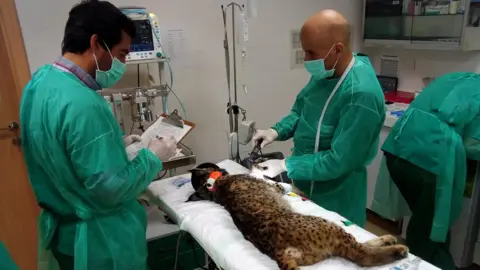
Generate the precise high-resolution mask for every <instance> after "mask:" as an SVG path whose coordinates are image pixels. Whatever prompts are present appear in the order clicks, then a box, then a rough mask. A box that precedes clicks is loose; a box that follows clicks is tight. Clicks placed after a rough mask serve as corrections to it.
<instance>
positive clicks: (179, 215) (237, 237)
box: [148, 160, 438, 270]
mask: <svg viewBox="0 0 480 270" xmlns="http://www.w3.org/2000/svg"><path fill="white" fill-rule="evenodd" d="M218 166H220V167H221V168H224V169H225V170H227V171H228V172H229V173H230V174H241V173H249V171H248V170H247V169H246V168H245V167H242V166H241V165H239V164H238V163H235V162H234V161H231V160H225V161H222V162H220V163H218ZM189 178H190V174H185V175H180V176H176V177H171V178H166V179H164V180H160V181H156V182H153V183H152V184H151V185H150V186H149V188H148V193H149V197H151V196H153V197H154V198H155V199H154V201H153V202H154V203H155V204H157V205H158V206H159V207H160V208H161V209H162V210H163V211H165V212H166V213H167V214H168V215H169V216H170V217H171V218H172V219H173V220H174V221H175V222H176V223H177V224H178V226H180V228H181V229H182V230H184V231H187V232H188V233H189V234H191V235H192V236H193V237H194V238H195V239H196V240H197V242H198V243H199V244H200V245H201V246H202V247H203V249H204V250H205V252H207V253H208V255H209V256H210V258H211V259H212V260H213V261H214V262H215V264H216V265H217V266H218V267H220V268H222V269H225V270H230V269H245V270H247V269H255V270H263V269H265V270H271V269H278V266H277V264H276V262H275V261H273V260H272V259H270V258H269V257H267V256H266V255H264V254H263V253H261V252H260V251H259V250H258V249H256V248H255V247H254V246H253V244H252V243H250V242H249V241H247V240H245V238H244V237H243V235H242V234H241V233H240V231H239V230H238V229H237V228H236V227H235V225H234V224H233V221H232V218H231V216H230V214H229V213H228V212H227V211H226V210H225V209H224V208H223V207H222V206H220V205H218V204H216V203H213V202H208V201H201V202H188V203H186V202H185V201H186V200H187V198H188V197H189V196H190V195H191V194H192V193H193V187H192V185H191V184H190V182H187V183H186V181H187V180H188V179H189ZM259 181H261V180H259ZM182 183H183V185H182ZM285 198H286V199H287V200H288V201H289V203H290V205H291V206H292V208H293V209H294V210H295V211H296V212H298V213H302V214H306V215H312V216H319V217H322V218H324V219H327V220H329V221H332V222H334V223H336V224H338V225H340V226H341V227H342V228H343V229H344V230H346V231H347V232H348V233H350V234H352V235H353V236H354V237H355V238H356V239H357V241H359V242H365V241H368V240H370V239H372V238H375V235H373V234H371V233H369V232H367V231H366V230H364V229H363V228H360V227H358V226H356V225H350V226H345V225H344V224H343V223H342V221H345V218H343V217H342V216H340V215H339V214H337V213H334V212H330V211H327V210H325V209H323V208H322V207H320V206H318V205H316V204H314V203H313V202H311V201H302V200H301V198H299V197H289V196H285ZM301 269H343V270H348V269H363V268H362V267H359V266H357V265H355V264H353V263H351V262H349V261H347V260H344V259H342V258H338V257H333V258H331V259H328V260H325V261H323V262H320V263H318V264H315V265H313V266H307V267H301ZM371 269H385V270H387V269H392V270H400V269H410V270H414V269H422V270H423V269H425V270H430V269H432V270H433V269H438V268H436V267H434V266H432V265H431V264H429V263H427V262H425V261H423V260H419V259H418V258H417V257H416V256H414V255H411V254H410V255H409V256H408V258H406V259H404V260H401V261H397V262H396V263H394V264H391V265H386V266H382V267H375V268H371Z"/></svg>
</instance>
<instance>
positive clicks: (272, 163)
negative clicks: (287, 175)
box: [257, 159, 287, 178]
mask: <svg viewBox="0 0 480 270" xmlns="http://www.w3.org/2000/svg"><path fill="white" fill-rule="evenodd" d="M257 166H258V167H260V168H262V173H263V175H265V176H267V177H270V178H274V177H276V176H278V175H279V174H281V173H283V172H285V171H287V167H286V166H285V160H284V159H270V160H267V161H265V162H262V163H260V164H258V165H257Z"/></svg>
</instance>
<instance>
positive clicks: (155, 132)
mask: <svg viewBox="0 0 480 270" xmlns="http://www.w3.org/2000/svg"><path fill="white" fill-rule="evenodd" d="M163 119H166V116H165V115H164V114H162V115H161V116H160V117H159V118H158V119H157V120H155V122H153V124H152V125H150V126H149V127H148V128H147V130H145V132H144V133H143V134H142V135H141V136H140V137H141V138H142V141H141V142H136V143H132V144H131V145H129V146H128V147H127V148H126V150H127V155H128V159H129V160H132V159H134V158H135V157H136V156H137V153H138V151H140V150H142V149H143V148H147V147H148V144H149V143H150V141H151V140H152V139H154V138H157V137H173V138H174V139H175V140H176V141H177V144H178V143H180V142H181V141H182V140H183V139H184V138H185V137H186V136H187V135H188V134H189V133H190V132H191V131H192V130H193V129H194V128H195V123H192V122H189V121H186V120H182V122H183V127H179V126H176V125H172V124H170V123H168V122H167V121H164V120H163ZM177 150H178V149H177ZM178 155H180V151H178V153H177V156H178ZM177 156H175V157H177ZM175 157H174V158H175Z"/></svg>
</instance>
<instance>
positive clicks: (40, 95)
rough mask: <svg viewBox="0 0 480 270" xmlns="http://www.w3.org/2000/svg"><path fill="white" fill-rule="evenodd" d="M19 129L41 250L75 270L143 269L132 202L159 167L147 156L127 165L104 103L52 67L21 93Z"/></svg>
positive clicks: (140, 229)
mask: <svg viewBox="0 0 480 270" xmlns="http://www.w3.org/2000/svg"><path fill="white" fill-rule="evenodd" d="M20 121H21V129H22V147H23V152H24V157H25V161H26V165H27V170H28V174H29V178H30V182H31V184H32V186H33V190H34V192H35V195H36V197H37V201H38V203H39V205H40V206H41V207H42V209H43V211H42V213H41V215H40V217H39V229H40V231H39V235H40V236H41V239H39V240H40V241H41V242H42V243H43V244H44V245H45V248H47V249H50V248H52V246H53V247H55V248H56V249H57V250H58V251H59V252H61V253H64V254H67V255H73V256H74V260H75V269H76V270H86V269H106V270H107V269H115V270H119V269H125V270H127V269H146V258H147V247H146V225H147V219H146V213H145V211H144V209H143V207H142V206H141V205H140V204H139V203H138V202H137V200H136V197H137V196H138V195H139V194H141V193H142V192H143V191H144V190H145V189H146V187H147V186H148V184H149V183H150V182H151V181H152V179H153V178H154V176H155V174H157V173H158V171H160V170H161V169H162V163H161V161H160V160H159V159H158V158H157V157H156V156H155V155H154V154H153V153H152V152H151V151H149V150H147V149H143V150H141V151H140V152H139V154H138V156H137V157H136V158H135V159H133V160H132V161H129V160H128V158H127V154H126V151H125V145H124V143H123V139H122V133H121V130H120V127H119V125H118V123H117V122H116V120H115V118H114V116H113V114H112V112H111V110H110V108H109V106H108V104H107V103H106V101H105V100H104V99H103V97H101V96H99V95H98V94H96V92H95V91H93V90H92V89H90V88H88V87H87V86H85V85H84V84H83V83H82V81H80V80H79V79H78V78H77V77H76V76H75V75H73V74H72V73H69V72H64V71H61V70H59V69H57V68H55V67H53V66H51V65H47V66H44V67H42V68H40V69H39V70H37V71H36V72H35V74H34V75H33V77H32V79H31V81H30V82H29V83H28V84H27V86H26V87H25V89H24V92H23V96H22V101H21V107H20Z"/></svg>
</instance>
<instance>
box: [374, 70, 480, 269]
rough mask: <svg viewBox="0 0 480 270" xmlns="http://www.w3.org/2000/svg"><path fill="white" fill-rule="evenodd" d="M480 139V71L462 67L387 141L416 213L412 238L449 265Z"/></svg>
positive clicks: (429, 90)
mask: <svg viewBox="0 0 480 270" xmlns="http://www.w3.org/2000/svg"><path fill="white" fill-rule="evenodd" d="M479 140H480V75H478V74H476V73H468V72H457V73H450V74H446V75H444V76H441V77H439V78H437V79H435V80H434V81H433V82H431V83H430V84H429V85H428V86H427V87H426V88H425V89H423V90H422V92H421V93H420V94H419V95H418V96H417V97H416V98H415V100H414V101H413V102H412V103H411V104H410V106H409V108H408V109H407V110H406V111H405V114H404V115H403V116H402V117H400V119H399V120H398V121H397V122H396V123H395V125H394V126H393V128H392V130H391V132H390V134H389V135H388V137H387V139H386V141H385V143H384V144H383V146H382V150H383V151H384V153H385V159H386V167H387V168H388V172H389V175H390V177H391V179H392V180H393V182H394V183H395V185H396V186H397V187H398V189H399V191H400V193H401V194H402V196H403V198H404V199H405V201H406V203H407V204H408V207H409V208H410V210H411V213H412V216H411V219H410V222H409V225H408V228H407V235H406V243H407V245H408V247H409V248H410V251H411V252H412V253H413V254H415V255H417V256H419V257H421V258H422V259H424V260H426V261H428V262H430V263H432V264H434V265H436V266H437V267H439V268H440V269H443V270H450V269H455V265H454V262H453V259H452V256H451V254H450V251H449V249H450V228H451V226H452V225H453V223H454V222H455V221H456V220H457V219H458V217H459V215H460V213H461V210H462V203H463V193H464V189H465V182H466V176H467V173H466V170H467V165H466V162H467V158H469V159H473V160H480V144H479ZM381 169H382V168H381ZM377 192H381V190H376V191H375V193H377ZM386 205H388V202H386Z"/></svg>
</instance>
